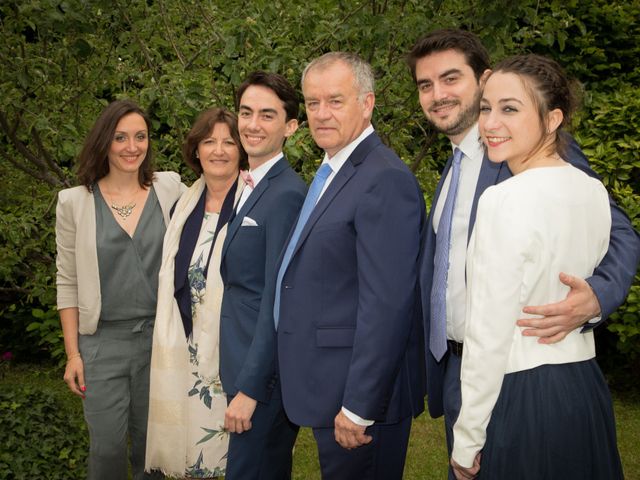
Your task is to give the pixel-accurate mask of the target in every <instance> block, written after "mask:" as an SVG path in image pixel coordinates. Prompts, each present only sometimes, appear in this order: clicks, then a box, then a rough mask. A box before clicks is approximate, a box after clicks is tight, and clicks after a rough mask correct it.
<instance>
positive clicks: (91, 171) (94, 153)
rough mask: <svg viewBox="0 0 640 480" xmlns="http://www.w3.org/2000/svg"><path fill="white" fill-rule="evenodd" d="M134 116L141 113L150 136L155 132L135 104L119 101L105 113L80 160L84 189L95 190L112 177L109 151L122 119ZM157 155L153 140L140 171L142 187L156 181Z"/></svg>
mask: <svg viewBox="0 0 640 480" xmlns="http://www.w3.org/2000/svg"><path fill="white" fill-rule="evenodd" d="M131 113H137V114H138V115H140V116H141V117H142V118H144V122H145V123H146V125H147V134H148V133H149V132H150V131H151V122H150V121H149V117H147V114H146V113H145V112H144V110H142V108H140V107H139V106H138V105H137V104H136V103H135V102H132V101H131V100H116V101H114V102H111V103H110V104H109V105H107V107H106V108H105V109H104V110H103V111H102V113H101V114H100V116H99V117H98V119H97V120H96V122H95V123H94V124H93V127H91V130H90V131H89V134H88V135H87V138H86V139H85V141H84V145H83V147H82V151H81V152H80V155H79V156H78V169H77V176H78V181H79V182H80V184H81V185H84V186H85V187H87V189H88V190H89V191H91V190H92V188H93V185H94V184H95V183H96V182H97V181H98V180H100V179H101V178H103V177H105V176H106V175H107V174H108V173H109V150H110V148H111V142H113V135H114V133H115V131H116V127H117V125H118V122H119V121H120V119H121V118H122V117H124V116H126V115H129V114H131ZM152 162H153V153H152V151H151V140H149V148H148V149H147V154H146V155H145V157H144V160H143V161H142V164H141V165H140V169H139V170H138V182H139V183H140V186H141V187H148V186H150V185H151V182H152V181H153V163H152Z"/></svg>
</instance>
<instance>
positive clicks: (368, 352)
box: [342, 168, 424, 419]
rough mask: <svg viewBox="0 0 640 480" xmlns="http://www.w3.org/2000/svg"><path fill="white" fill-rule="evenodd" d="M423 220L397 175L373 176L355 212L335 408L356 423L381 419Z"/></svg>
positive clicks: (409, 301)
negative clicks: (351, 292) (350, 301)
mask: <svg viewBox="0 0 640 480" xmlns="http://www.w3.org/2000/svg"><path fill="white" fill-rule="evenodd" d="M423 216H424V203H423V201H422V195H421V192H420V189H419V187H418V186H417V183H416V181H415V178H414V177H413V175H412V174H411V173H410V172H408V171H405V170H403V169H400V168H389V169H383V170H381V171H380V172H378V174H377V175H375V176H373V178H372V180H371V186H370V187H369V188H368V190H366V191H365V193H364V195H362V198H361V199H360V201H359V202H358V205H357V207H356V213H355V217H354V227H355V230H356V235H357V237H356V255H357V265H358V286H357V292H358V309H357V318H356V330H355V336H354V342H353V350H352V354H351V362H350V365H349V373H348V375H347V381H346V385H345V391H344V396H343V402H342V405H343V406H344V407H345V408H346V409H348V410H349V411H350V412H352V413H354V414H356V415H358V416H359V417H361V418H367V419H376V418H381V417H384V411H385V409H386V407H387V406H388V405H389V403H390V401H391V398H390V397H391V394H392V391H393V386H394V383H395V381H396V376H397V374H398V372H399V371H400V367H401V362H402V359H403V357H404V355H405V353H406V348H407V344H408V340H409V333H410V331H411V325H412V310H413V307H414V305H415V294H416V288H415V286H416V282H417V270H418V258H419V251H420V230H421V223H422V221H423V220H422V219H423ZM381 359H383V361H381Z"/></svg>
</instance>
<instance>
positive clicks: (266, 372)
mask: <svg viewBox="0 0 640 480" xmlns="http://www.w3.org/2000/svg"><path fill="white" fill-rule="evenodd" d="M300 185H301V188H299V189H288V190H286V191H284V192H282V194H281V195H279V196H278V197H277V198H276V199H274V200H275V201H274V205H275V206H277V214H274V215H271V216H270V217H269V219H268V220H267V223H266V225H265V227H266V231H265V270H264V272H265V276H264V278H265V286H264V291H263V294H262V299H261V301H260V312H259V314H258V321H257V324H256V331H255V334H254V336H253V340H252V342H251V345H250V347H249V350H248V352H247V357H246V359H245V361H244V364H243V366H242V369H241V370H240V373H239V374H238V378H237V379H236V383H235V387H236V388H237V389H238V390H239V391H241V392H243V393H244V394H246V395H248V396H250V397H251V398H253V399H256V400H258V401H260V402H262V403H267V402H268V401H269V398H270V396H271V391H272V390H273V387H274V375H275V356H276V331H275V327H274V321H273V303H274V299H275V284H276V277H277V274H278V271H277V269H276V267H277V265H278V263H277V262H278V260H279V257H280V254H281V252H282V250H283V248H284V243H285V241H286V240H287V238H288V235H289V231H290V230H291V228H292V227H293V224H294V222H295V220H296V218H298V213H299V212H300V208H301V207H302V203H303V202H304V198H305V193H304V190H305V187H304V184H303V183H302V182H300Z"/></svg>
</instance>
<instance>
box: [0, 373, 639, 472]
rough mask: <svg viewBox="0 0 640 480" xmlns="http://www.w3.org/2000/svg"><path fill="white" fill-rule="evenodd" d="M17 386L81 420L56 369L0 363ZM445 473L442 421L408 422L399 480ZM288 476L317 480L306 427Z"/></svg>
mask: <svg viewBox="0 0 640 480" xmlns="http://www.w3.org/2000/svg"><path fill="white" fill-rule="evenodd" d="M18 386H32V387H34V388H38V389H39V390H41V391H42V393H43V395H45V396H49V395H51V396H55V397H56V398H58V399H60V400H61V401H62V405H63V408H64V409H65V411H68V412H74V415H75V416H77V418H78V420H79V423H80V422H81V421H82V404H81V400H80V399H79V398H78V397H76V396H74V395H72V394H71V393H70V392H69V391H68V390H67V387H66V385H65V384H64V382H63V381H62V372H61V371H60V370H58V369H54V368H51V367H41V366H36V365H19V366H8V365H7V364H6V363H2V364H0V389H2V390H4V389H11V388H17V387H18ZM613 397H614V408H615V413H616V423H617V431H618V447H619V449H620V455H621V457H622V463H623V466H624V471H625V478H626V480H640V448H639V445H640V395H638V394H637V393H635V394H632V393H625V392H614V395H613ZM85 431H86V430H85ZM1 450H2V446H0V451H1ZM446 471H447V451H446V444H445V438H444V425H443V421H442V418H439V419H436V420H434V419H432V418H429V416H428V415H427V414H423V415H421V416H420V417H419V418H418V419H417V420H415V421H414V422H413V426H412V429H411V438H410V440H409V451H408V454H407V462H406V467H405V475H404V478H405V479H406V480H412V479H416V480H417V479H419V480H430V479H438V480H441V479H443V478H446ZM293 478H294V479H295V480H320V467H319V464H318V456H317V451H316V447H315V442H314V440H313V435H312V434H311V430H310V429H308V428H303V429H301V430H300V435H299V436H298V441H297V443H296V447H295V452H294V467H293Z"/></svg>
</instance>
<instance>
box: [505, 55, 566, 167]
mask: <svg viewBox="0 0 640 480" xmlns="http://www.w3.org/2000/svg"><path fill="white" fill-rule="evenodd" d="M495 72H502V73H513V74H515V75H518V76H519V77H520V78H521V79H522V83H523V85H524V88H525V90H526V91H527V92H528V93H529V96H530V97H531V99H532V100H533V103H534V105H535V106H536V109H537V111H538V120H539V122H540V126H541V127H542V131H543V132H546V117H547V114H548V113H549V112H550V111H552V110H555V109H559V110H560V111H561V112H562V115H563V119H562V122H561V123H560V125H559V126H558V128H557V130H556V132H557V134H556V140H555V142H554V148H555V149H556V150H557V152H558V153H559V154H560V156H562V157H566V152H567V148H568V144H569V135H564V134H562V130H563V129H564V128H565V127H567V125H571V116H572V115H573V112H574V111H575V109H576V104H577V100H576V95H575V94H574V90H575V88H574V84H573V82H572V81H571V80H569V78H568V77H567V75H566V74H565V72H564V70H563V69H562V67H561V66H560V65H559V64H558V63H557V62H556V61H555V60H552V59H551V58H547V57H543V56H541V55H535V54H527V55H516V56H513V57H509V58H506V59H505V60H502V61H501V62H500V63H499V64H498V65H496V67H495V69H494V73H495ZM545 140H546V137H545V136H544V135H543V137H542V138H541V139H540V142H538V143H539V144H538V147H537V148H536V149H535V150H534V152H535V151H537V150H538V149H539V148H541V147H542V145H543V144H544V142H545Z"/></svg>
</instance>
